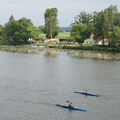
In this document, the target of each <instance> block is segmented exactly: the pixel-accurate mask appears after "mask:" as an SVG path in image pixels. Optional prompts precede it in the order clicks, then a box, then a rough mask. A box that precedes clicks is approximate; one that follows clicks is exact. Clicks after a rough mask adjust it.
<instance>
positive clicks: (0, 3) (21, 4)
mask: <svg viewBox="0 0 120 120" xmlns="http://www.w3.org/2000/svg"><path fill="white" fill-rule="evenodd" d="M110 5H117V7H118V9H119V12H120V0H0V24H2V25H4V24H5V23H6V22H8V20H9V17H10V16H11V15H13V16H14V18H15V19H16V20H18V19H20V18H22V17H26V18H29V19H31V21H32V22H33V24H34V25H35V26H40V25H44V13H45V10H46V9H47V8H57V9H58V23H59V26H60V27H68V26H70V25H71V23H73V22H74V17H75V16H77V15H78V14H79V13H80V12H81V11H85V12H89V13H92V12H93V11H101V10H103V9H105V8H108V7H109V6H110Z"/></svg>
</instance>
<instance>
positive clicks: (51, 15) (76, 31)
mask: <svg viewBox="0 0 120 120" xmlns="http://www.w3.org/2000/svg"><path fill="white" fill-rule="evenodd" d="M57 15H58V10H57V8H51V9H46V11H45V14H44V18H45V25H43V26H39V27H36V26H34V25H33V23H32V21H31V20H30V19H27V18H25V17H23V18H20V19H19V20H15V19H14V16H13V15H11V16H10V18H9V21H8V22H7V23H6V24H5V25H4V26H3V25H0V44H1V45H22V44H30V43H31V42H30V41H29V39H33V40H35V41H38V40H39V39H46V38H48V39H49V38H50V39H51V38H56V37H57V38H60V39H65V41H66V42H72V43H76V42H77V43H78V44H72V45H68V44H62V45H61V44H60V45H57V44H54V45H53V44H48V46H49V47H50V48H62V49H82V50H95V51H112V52H120V47H119V42H120V12H119V11H118V8H117V6H114V5H111V6H109V7H108V8H106V9H104V10H102V11H100V12H96V11H94V12H93V13H86V12H84V11H83V12H80V13H79V14H78V15H77V16H76V17H75V18H74V23H72V24H71V30H70V31H69V32H68V31H67V32H65V31H64V32H63V31H61V30H60V28H59V25H58V20H57ZM62 30H63V29H62ZM91 34H93V35H94V39H95V40H96V41H98V40H102V46H99V45H83V43H84V40H85V39H88V38H89V36H90V35H91ZM105 39H107V40H108V42H109V43H108V45H107V46H106V45H105V44H104V43H105V41H104V40H105ZM35 44H37V45H41V44H42V45H45V44H44V43H35Z"/></svg>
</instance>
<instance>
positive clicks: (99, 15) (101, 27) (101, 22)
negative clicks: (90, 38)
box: [93, 11, 106, 45]
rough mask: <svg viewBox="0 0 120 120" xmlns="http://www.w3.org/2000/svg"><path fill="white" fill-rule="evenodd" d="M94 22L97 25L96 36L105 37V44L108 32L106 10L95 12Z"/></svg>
mask: <svg viewBox="0 0 120 120" xmlns="http://www.w3.org/2000/svg"><path fill="white" fill-rule="evenodd" d="M93 24H94V27H95V38H99V39H103V45H104V37H105V32H106V30H105V17H104V11H101V12H94V16H93Z"/></svg>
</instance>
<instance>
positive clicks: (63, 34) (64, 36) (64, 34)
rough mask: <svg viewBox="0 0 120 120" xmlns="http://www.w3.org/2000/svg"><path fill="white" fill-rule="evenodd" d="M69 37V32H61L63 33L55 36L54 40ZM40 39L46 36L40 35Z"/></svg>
mask: <svg viewBox="0 0 120 120" xmlns="http://www.w3.org/2000/svg"><path fill="white" fill-rule="evenodd" d="M69 36H70V32H63V33H59V34H58V36H56V38H60V39H67V38H68V37H69ZM40 38H46V34H44V33H41V34H40Z"/></svg>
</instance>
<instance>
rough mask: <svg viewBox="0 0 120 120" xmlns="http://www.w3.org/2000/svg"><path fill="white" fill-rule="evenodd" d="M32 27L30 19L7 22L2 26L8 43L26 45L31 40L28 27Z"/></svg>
mask: <svg viewBox="0 0 120 120" xmlns="http://www.w3.org/2000/svg"><path fill="white" fill-rule="evenodd" d="M30 26H32V22H31V20H30V19H26V18H21V19H20V20H18V21H15V20H14V21H12V22H8V23H6V24H5V26H4V32H5V37H6V39H7V40H9V41H13V42H16V43H17V42H23V43H27V42H28V38H31V33H30V31H29V30H28V27H30Z"/></svg>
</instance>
